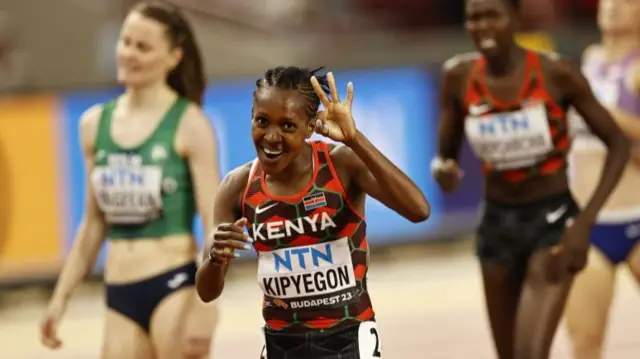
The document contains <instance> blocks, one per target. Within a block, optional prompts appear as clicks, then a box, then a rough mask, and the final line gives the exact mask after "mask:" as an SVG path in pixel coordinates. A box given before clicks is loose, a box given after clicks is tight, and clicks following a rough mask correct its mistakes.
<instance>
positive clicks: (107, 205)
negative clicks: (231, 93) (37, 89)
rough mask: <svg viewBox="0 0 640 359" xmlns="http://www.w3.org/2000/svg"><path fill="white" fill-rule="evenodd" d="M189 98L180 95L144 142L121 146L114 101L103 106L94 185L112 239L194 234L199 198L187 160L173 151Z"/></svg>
mask: <svg viewBox="0 0 640 359" xmlns="http://www.w3.org/2000/svg"><path fill="white" fill-rule="evenodd" d="M188 106H189V101H188V100H186V99H183V98H178V99H177V100H176V102H175V103H174V104H173V105H172V106H171V108H170V109H169V111H168V112H167V113H166V114H165V116H164V118H163V119H162V120H161V122H160V124H159V125H158V127H157V128H156V129H155V130H154V132H153V133H152V134H151V136H149V138H147V140H146V141H144V142H143V143H142V144H141V145H139V146H137V147H133V148H123V147H120V146H119V145H117V144H116V143H115V142H114V141H113V138H112V137H111V120H112V118H113V112H114V109H115V107H116V101H115V100H114V101H111V102H108V103H106V104H104V106H103V110H102V115H101V117H100V124H99V127H98V138H97V142H96V148H95V152H94V156H95V168H94V170H93V172H92V173H91V183H92V185H93V190H94V193H95V197H96V200H97V202H98V205H99V207H100V209H101V210H102V212H103V213H104V214H105V218H106V221H107V224H108V228H107V236H108V237H109V238H116V239H118V238H143V237H149V238H158V237H163V236H167V235H171V234H182V233H192V230H193V218H194V215H195V199H194V194H193V185H192V183H191V173H190V172H189V166H188V164H187V162H186V161H185V160H184V159H183V158H181V157H180V155H178V153H176V151H175V149H174V143H175V137H176V132H177V129H178V125H179V123H180V119H181V118H182V114H183V113H184V111H185V110H186V109H187V107H188Z"/></svg>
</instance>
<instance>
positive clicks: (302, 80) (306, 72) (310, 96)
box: [253, 66, 330, 120]
mask: <svg viewBox="0 0 640 359" xmlns="http://www.w3.org/2000/svg"><path fill="white" fill-rule="evenodd" d="M322 69H324V66H323V67H319V68H317V69H314V70H311V69H308V68H300V67H296V66H288V67H283V66H279V67H276V68H272V69H269V70H267V72H265V74H264V78H261V79H258V80H257V81H256V90H255V91H254V93H253V95H254V96H255V95H256V93H257V92H258V90H260V89H262V88H265V87H269V86H271V87H276V88H279V89H282V90H293V91H298V92H299V93H300V94H301V95H302V96H304V98H305V99H306V100H307V102H308V104H307V108H306V112H307V115H308V116H309V120H313V119H315V118H316V114H317V113H318V108H319V107H320V97H318V95H317V94H316V92H315V90H314V89H313V86H312V85H311V77H312V76H315V77H316V79H317V80H318V83H319V84H320V86H321V87H322V90H323V91H324V92H325V93H326V94H328V93H329V92H330V90H329V82H328V81H327V76H326V75H320V76H318V75H316V73H317V72H318V71H320V70H322Z"/></svg>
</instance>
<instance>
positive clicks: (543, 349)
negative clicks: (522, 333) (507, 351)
mask: <svg viewBox="0 0 640 359" xmlns="http://www.w3.org/2000/svg"><path fill="white" fill-rule="evenodd" d="M513 357H514V359H549V345H547V344H546V343H544V342H543V341H541V340H539V339H537V338H536V337H535V336H533V337H529V339H528V340H522V339H521V340H518V341H516V345H515V348H514V356H513Z"/></svg>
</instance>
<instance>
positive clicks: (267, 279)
mask: <svg viewBox="0 0 640 359" xmlns="http://www.w3.org/2000/svg"><path fill="white" fill-rule="evenodd" d="M310 145H311V147H312V149H313V175H312V177H311V180H310V182H309V184H308V185H307V187H306V188H305V189H304V190H303V191H302V193H300V194H298V195H296V196H291V197H279V196H275V195H273V194H271V193H269V190H268V189H267V186H266V184H265V173H264V171H263V170H262V168H261V165H260V162H259V161H258V160H255V161H254V162H253V166H252V169H251V174H250V177H249V183H248V186H247V188H246V191H245V194H244V197H243V205H242V210H243V215H244V217H246V218H247V219H248V227H249V236H250V237H251V238H252V239H253V246H254V248H255V250H256V251H257V253H258V283H259V285H260V287H261V289H262V291H263V293H264V300H263V309H262V314H263V316H264V319H265V321H266V326H267V328H270V329H273V330H278V331H294V332H301V331H313V330H322V329H328V328H338V327H348V326H353V325H357V324H358V323H359V322H361V321H367V320H371V319H372V318H373V316H374V312H373V308H372V306H371V300H370V298H369V293H368V292H367V282H366V276H367V270H368V262H369V246H368V244H367V238H366V222H365V220H364V218H363V216H362V215H360V214H359V213H358V212H357V211H356V210H355V209H354V207H353V206H352V205H351V204H350V202H349V200H348V197H347V195H346V193H345V190H344V187H343V186H342V184H341V183H340V180H339V178H338V175H337V174H336V170H335V168H334V166H333V164H332V162H331V158H330V155H329V146H328V145H327V144H326V143H324V142H311V143H310Z"/></svg>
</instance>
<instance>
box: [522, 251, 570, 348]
mask: <svg viewBox="0 0 640 359" xmlns="http://www.w3.org/2000/svg"><path fill="white" fill-rule="evenodd" d="M556 260H557V259H556V258H555V257H554V255H553V254H551V252H550V250H549V249H548V248H543V249H539V250H537V251H536V252H534V253H533V254H532V256H531V258H530V259H529V265H528V268H527V275H526V278H525V281H524V285H523V288H522V296H521V298H520V305H519V307H518V314H517V317H516V338H515V356H516V358H520V357H522V358H548V356H549V349H550V347H551V343H552V341H553V337H554V336H555V333H556V330H557V328H558V324H559V322H560V318H561V316H562V313H563V311H564V307H565V303H566V300H567V297H568V295H569V291H570V290H571V285H572V283H573V277H572V276H570V275H565V276H564V277H563V278H560V279H558V280H554V281H550V280H549V279H548V276H547V274H546V271H547V270H548V268H549V267H550V266H552V265H553V261H556Z"/></svg>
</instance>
